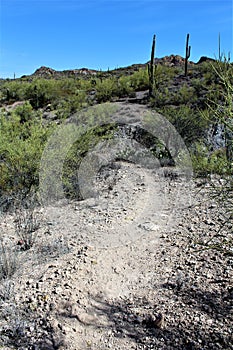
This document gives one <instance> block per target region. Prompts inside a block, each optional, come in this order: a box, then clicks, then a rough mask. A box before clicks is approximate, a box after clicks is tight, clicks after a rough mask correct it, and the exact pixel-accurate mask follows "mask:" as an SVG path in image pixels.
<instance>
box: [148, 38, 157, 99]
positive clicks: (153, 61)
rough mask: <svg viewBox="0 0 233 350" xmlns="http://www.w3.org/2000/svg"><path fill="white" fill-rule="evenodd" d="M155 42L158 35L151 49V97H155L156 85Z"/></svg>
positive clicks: (149, 70)
mask: <svg viewBox="0 0 233 350" xmlns="http://www.w3.org/2000/svg"><path fill="white" fill-rule="evenodd" d="M155 40H156V35H154V36H153V43H152V49H151V59H150V63H148V75H149V96H150V97H151V96H152V95H153V89H154V83H155V76H154V73H155Z"/></svg>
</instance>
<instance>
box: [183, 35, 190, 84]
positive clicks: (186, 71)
mask: <svg viewBox="0 0 233 350" xmlns="http://www.w3.org/2000/svg"><path fill="white" fill-rule="evenodd" d="M190 52H191V46H189V34H187V38H186V51H185V71H184V74H185V76H186V77H187V74H188V59H189V57H190Z"/></svg>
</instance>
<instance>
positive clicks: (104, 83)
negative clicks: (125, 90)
mask: <svg viewBox="0 0 233 350" xmlns="http://www.w3.org/2000/svg"><path fill="white" fill-rule="evenodd" d="M95 89H96V91H97V93H96V100H97V101H98V103H102V102H107V101H110V100H111V98H112V97H113V96H116V91H117V80H116V79H115V78H113V77H112V78H106V79H98V80H97V82H96V86H95Z"/></svg>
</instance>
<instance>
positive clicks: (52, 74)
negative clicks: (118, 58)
mask: <svg viewBox="0 0 233 350" xmlns="http://www.w3.org/2000/svg"><path fill="white" fill-rule="evenodd" d="M205 61H214V60H213V59H212V58H209V57H205V56H202V57H201V58H200V60H199V61H198V62H197V63H194V62H192V61H188V63H189V65H195V64H199V63H202V62H205ZM155 63H156V64H161V65H164V66H168V67H174V66H175V67H179V66H180V67H181V66H184V64H185V58H183V57H181V56H179V55H170V56H164V57H161V58H155ZM146 66H147V63H144V64H140V63H139V64H132V65H131V66H128V67H121V68H116V69H113V70H109V71H99V70H95V69H89V68H79V69H68V70H63V71H58V70H55V69H52V68H49V67H45V66H42V67H40V68H38V69H37V70H36V71H35V72H34V73H33V74H31V75H30V76H31V77H41V78H58V77H62V76H74V77H75V76H90V75H93V76H95V75H97V74H98V73H101V72H102V73H107V72H108V73H109V72H116V71H119V70H121V71H122V70H130V71H135V70H138V69H139V68H143V67H146Z"/></svg>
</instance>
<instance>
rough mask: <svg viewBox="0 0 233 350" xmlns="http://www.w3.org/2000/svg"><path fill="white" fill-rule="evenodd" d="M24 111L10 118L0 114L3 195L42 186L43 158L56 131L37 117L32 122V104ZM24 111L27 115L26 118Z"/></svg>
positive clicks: (0, 162) (19, 110)
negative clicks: (50, 136)
mask: <svg viewBox="0 0 233 350" xmlns="http://www.w3.org/2000/svg"><path fill="white" fill-rule="evenodd" d="M20 107H22V108H20V109H16V110H15V111H13V112H12V113H11V114H10V115H6V114H4V113H3V112H2V113H1V114H0V139H1V143H0V154H1V158H0V194H4V193H15V192H18V191H23V190H24V189H25V188H26V189H28V190H29V189H30V188H31V187H32V186H34V185H38V168H39V164H40V157H41V154H42V151H43V147H44V145H45V142H46V140H47V138H48V136H49V134H50V133H51V131H52V129H53V127H52V126H47V127H45V126H43V123H42V121H41V120H40V118H39V117H36V116H35V115H33V114H30V119H29V114H27V113H28V112H29V111H30V110H31V109H30V105H29V104H28V103H26V105H24V106H20ZM23 110H26V112H27V113H26V114H25V115H23V114H22V111H23ZM22 119H23V120H24V122H23V123H22Z"/></svg>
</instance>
